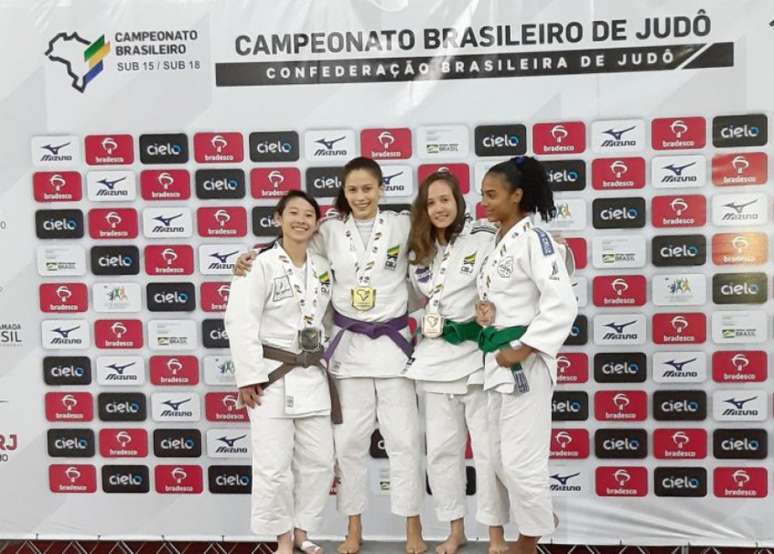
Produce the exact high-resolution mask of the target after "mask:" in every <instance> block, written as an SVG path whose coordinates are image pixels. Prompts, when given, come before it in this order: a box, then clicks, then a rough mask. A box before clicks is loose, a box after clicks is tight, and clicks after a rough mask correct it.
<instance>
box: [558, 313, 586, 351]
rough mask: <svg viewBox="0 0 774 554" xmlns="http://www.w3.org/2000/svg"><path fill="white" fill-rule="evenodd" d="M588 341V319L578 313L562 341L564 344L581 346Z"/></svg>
mask: <svg viewBox="0 0 774 554" xmlns="http://www.w3.org/2000/svg"><path fill="white" fill-rule="evenodd" d="M587 342H589V320H588V318H587V317H586V316H585V315H579V316H577V317H576V318H575V321H573V323H572V327H570V334H569V335H567V338H566V339H565V341H564V346H583V345H584V344H586V343H587Z"/></svg>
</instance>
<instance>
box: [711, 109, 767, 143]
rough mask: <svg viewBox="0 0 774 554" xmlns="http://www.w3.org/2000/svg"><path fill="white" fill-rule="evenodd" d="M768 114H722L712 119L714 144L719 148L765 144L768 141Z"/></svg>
mask: <svg viewBox="0 0 774 554" xmlns="http://www.w3.org/2000/svg"><path fill="white" fill-rule="evenodd" d="M768 127H769V120H768V118H767V117H766V114H750V115H721V116H717V117H715V118H713V120H712V144H714V145H715V146H717V147H718V148H729V147H733V146H763V145H764V144H766V142H768Z"/></svg>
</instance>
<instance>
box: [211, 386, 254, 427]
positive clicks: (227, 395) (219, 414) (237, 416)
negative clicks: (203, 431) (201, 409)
mask: <svg viewBox="0 0 774 554" xmlns="http://www.w3.org/2000/svg"><path fill="white" fill-rule="evenodd" d="M204 405H205V411H206V414H207V421H223V422H243V421H249V418H248V417H247V411H246V410H245V409H244V408H237V394H236V393H233V392H209V393H207V395H206V396H205V397H204Z"/></svg>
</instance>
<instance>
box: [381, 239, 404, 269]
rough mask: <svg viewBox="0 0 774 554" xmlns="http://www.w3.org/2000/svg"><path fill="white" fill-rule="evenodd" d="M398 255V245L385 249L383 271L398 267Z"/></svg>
mask: <svg viewBox="0 0 774 554" xmlns="http://www.w3.org/2000/svg"><path fill="white" fill-rule="evenodd" d="M399 254H400V244H396V245H395V246H390V247H389V248H388V249H387V261H386V262H385V263H384V269H395V268H396V267H398V255H399Z"/></svg>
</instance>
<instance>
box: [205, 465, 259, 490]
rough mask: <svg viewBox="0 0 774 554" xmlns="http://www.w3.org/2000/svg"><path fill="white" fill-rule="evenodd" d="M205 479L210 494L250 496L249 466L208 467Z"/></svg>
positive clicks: (250, 474) (250, 468)
mask: <svg viewBox="0 0 774 554" xmlns="http://www.w3.org/2000/svg"><path fill="white" fill-rule="evenodd" d="M207 478H208V481H209V489H210V492H211V493H212V494H250V492H251V490H252V467H251V466H232V465H228V466H210V467H209V468H207Z"/></svg>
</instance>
